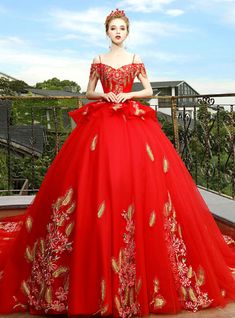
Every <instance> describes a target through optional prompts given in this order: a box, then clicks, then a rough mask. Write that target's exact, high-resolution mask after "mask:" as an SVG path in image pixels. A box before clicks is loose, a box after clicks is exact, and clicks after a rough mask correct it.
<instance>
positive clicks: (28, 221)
mask: <svg viewBox="0 0 235 318" xmlns="http://www.w3.org/2000/svg"><path fill="white" fill-rule="evenodd" d="M25 226H26V229H27V231H28V232H31V230H32V226H33V219H32V217H31V216H28V217H27V219H26V221H25Z"/></svg>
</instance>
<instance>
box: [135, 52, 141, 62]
mask: <svg viewBox="0 0 235 318" xmlns="http://www.w3.org/2000/svg"><path fill="white" fill-rule="evenodd" d="M134 63H143V62H142V59H141V57H140V56H139V55H138V54H135V57H134Z"/></svg>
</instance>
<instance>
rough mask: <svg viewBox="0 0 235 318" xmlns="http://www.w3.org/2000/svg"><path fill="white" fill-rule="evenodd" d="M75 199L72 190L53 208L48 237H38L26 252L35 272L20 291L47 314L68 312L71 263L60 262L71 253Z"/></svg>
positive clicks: (32, 272)
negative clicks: (71, 217) (72, 215)
mask: <svg viewBox="0 0 235 318" xmlns="http://www.w3.org/2000/svg"><path fill="white" fill-rule="evenodd" d="M72 197H73V189H72V188H70V189H69V190H68V191H67V193H66V194H65V195H64V196H62V197H59V198H58V199H57V200H56V202H55V203H54V204H53V205H52V215H51V222H50V223H49V224H48V225H47V234H46V237H45V238H38V239H37V240H36V241H35V243H34V245H33V247H32V248H30V247H29V246H28V247H27V248H26V251H25V256H26V259H27V261H28V262H31V263H32V269H31V275H30V277H29V278H28V280H27V281H23V282H22V285H21V289H22V291H23V292H24V294H25V295H27V296H28V299H29V304H30V305H31V306H33V307H34V308H35V309H36V310H44V311H45V313H47V312H49V311H50V310H53V311H56V312H65V311H66V310H67V296H68V288H69V264H68V263H66V261H63V263H61V256H62V254H63V253H68V252H71V251H72V242H71V241H70V240H69V236H70V234H71V232H72V228H73V222H71V220H70V215H71V213H72V212H73V211H74V209H75V206H76V204H75V202H74V201H73V200H72ZM67 259H68V258H67ZM67 262H68V261H67ZM65 263H66V264H65ZM54 286H56V287H54Z"/></svg>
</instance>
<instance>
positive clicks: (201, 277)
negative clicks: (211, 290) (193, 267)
mask: <svg viewBox="0 0 235 318" xmlns="http://www.w3.org/2000/svg"><path fill="white" fill-rule="evenodd" d="M204 280H205V274H204V270H203V268H202V267H201V266H199V268H198V273H197V278H196V283H197V285H198V286H202V285H203V284H204Z"/></svg>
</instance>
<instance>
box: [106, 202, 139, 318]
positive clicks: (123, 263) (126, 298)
mask: <svg viewBox="0 0 235 318" xmlns="http://www.w3.org/2000/svg"><path fill="white" fill-rule="evenodd" d="M133 213H134V206H133V205H132V204H131V205H130V206H129V207H128V210H127V211H125V210H124V211H123V213H122V216H123V217H124V219H125V220H126V231H127V232H126V233H124V235H123V241H124V243H125V245H126V246H125V247H124V248H122V249H120V252H119V258H118V260H116V259H115V258H114V257H113V258H112V260H111V263H112V268H113V270H114V272H115V273H117V274H118V277H119V284H120V285H119V289H118V295H116V296H115V304H116V307H117V309H118V312H119V315H120V317H123V318H126V317H132V316H133V315H137V314H138V313H139V311H140V304H139V303H138V301H137V295H138V293H139V290H140V287H141V280H140V279H139V280H138V282H136V263H135V240H134V232H135V225H134V220H133Z"/></svg>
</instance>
